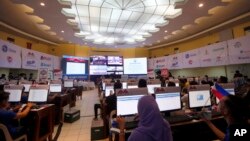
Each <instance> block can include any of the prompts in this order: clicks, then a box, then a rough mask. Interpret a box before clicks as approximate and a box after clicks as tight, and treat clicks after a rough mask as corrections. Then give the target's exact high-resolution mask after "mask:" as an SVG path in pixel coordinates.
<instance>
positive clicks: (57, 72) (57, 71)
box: [53, 69, 62, 80]
mask: <svg viewBox="0 0 250 141" xmlns="http://www.w3.org/2000/svg"><path fill="white" fill-rule="evenodd" d="M53 74H54V75H53V76H54V77H53V79H54V80H60V79H62V70H60V69H54V70H53Z"/></svg>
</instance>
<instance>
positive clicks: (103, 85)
mask: <svg viewBox="0 0 250 141" xmlns="http://www.w3.org/2000/svg"><path fill="white" fill-rule="evenodd" d="M105 86H106V84H105V83H104V82H102V90H105Z"/></svg>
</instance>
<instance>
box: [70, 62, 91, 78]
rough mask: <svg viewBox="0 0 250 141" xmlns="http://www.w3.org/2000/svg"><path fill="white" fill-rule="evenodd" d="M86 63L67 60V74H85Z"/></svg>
mask: <svg viewBox="0 0 250 141" xmlns="http://www.w3.org/2000/svg"><path fill="white" fill-rule="evenodd" d="M85 66H86V64H85V63H77V62H67V64H66V74H67V75H77V74H78V75H84V74H85V70H86V68H85Z"/></svg>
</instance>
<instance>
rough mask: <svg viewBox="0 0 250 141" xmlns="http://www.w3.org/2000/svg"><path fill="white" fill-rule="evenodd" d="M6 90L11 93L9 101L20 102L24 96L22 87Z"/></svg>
mask: <svg viewBox="0 0 250 141" xmlns="http://www.w3.org/2000/svg"><path fill="white" fill-rule="evenodd" d="M4 91H5V92H8V93H10V95H9V102H20V101H21V96H22V90H21V89H5V90H4Z"/></svg>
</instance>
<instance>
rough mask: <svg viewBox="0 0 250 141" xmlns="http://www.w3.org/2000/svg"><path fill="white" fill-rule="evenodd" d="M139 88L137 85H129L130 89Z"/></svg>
mask: <svg viewBox="0 0 250 141" xmlns="http://www.w3.org/2000/svg"><path fill="white" fill-rule="evenodd" d="M133 88H138V86H137V85H128V89H133Z"/></svg>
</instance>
